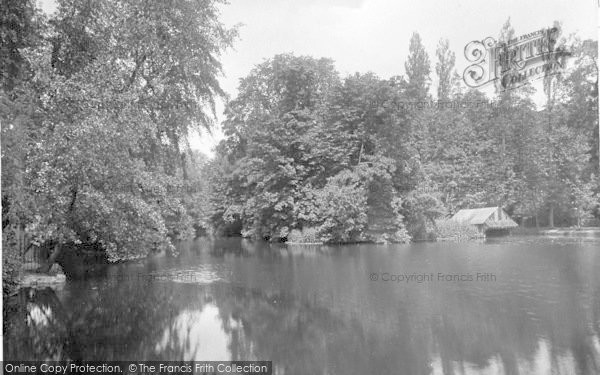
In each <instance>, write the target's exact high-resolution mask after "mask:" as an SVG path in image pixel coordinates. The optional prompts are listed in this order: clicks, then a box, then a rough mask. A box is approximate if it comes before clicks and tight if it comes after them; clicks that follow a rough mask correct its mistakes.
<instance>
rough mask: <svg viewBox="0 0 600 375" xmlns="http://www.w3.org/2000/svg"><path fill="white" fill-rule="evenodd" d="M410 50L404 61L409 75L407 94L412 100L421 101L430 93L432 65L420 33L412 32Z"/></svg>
mask: <svg viewBox="0 0 600 375" xmlns="http://www.w3.org/2000/svg"><path fill="white" fill-rule="evenodd" d="M408 51H409V55H408V59H407V60H406V62H405V63H404V69H405V71H406V77H407V89H406V95H407V96H408V97H409V98H410V99H411V100H414V101H416V102H420V101H423V100H425V99H427V97H428V95H429V83H430V77H429V74H430V72H431V67H430V63H429V56H428V55H427V52H426V51H425V47H424V46H423V44H422V43H421V37H420V36H419V33H416V32H415V33H413V34H412V36H411V38H410V45H409V47H408Z"/></svg>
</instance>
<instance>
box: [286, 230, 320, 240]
mask: <svg viewBox="0 0 600 375" xmlns="http://www.w3.org/2000/svg"><path fill="white" fill-rule="evenodd" d="M287 242H292V243H321V242H323V241H321V239H320V238H319V235H318V232H317V229H315V228H312V227H306V228H302V230H298V229H294V230H292V231H291V232H290V233H289V234H288V236H287Z"/></svg>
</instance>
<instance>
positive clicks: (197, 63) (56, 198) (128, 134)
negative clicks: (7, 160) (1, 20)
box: [2, 0, 236, 259]
mask: <svg viewBox="0 0 600 375" xmlns="http://www.w3.org/2000/svg"><path fill="white" fill-rule="evenodd" d="M219 3H220V2H218V1H206V2H197V1H172V2H162V1H151V2H144V3H138V2H132V1H124V0H123V1H122V0H101V1H94V2H92V1H85V2H79V1H71V0H64V1H61V2H59V4H58V10H57V13H56V15H55V16H54V17H53V18H51V19H50V20H49V22H48V30H47V31H45V32H44V34H43V36H44V39H43V42H41V43H40V44H39V45H37V46H36V47H35V48H30V49H27V50H24V51H25V52H26V53H25V55H24V60H25V61H26V62H27V65H28V66H29V67H30V69H31V70H32V71H33V72H34V73H35V74H34V75H32V77H33V78H32V80H31V81H30V82H29V87H30V89H31V91H30V93H31V96H32V97H33V98H34V100H33V103H32V105H31V106H30V107H31V110H30V112H32V113H34V114H35V115H36V116H34V119H35V121H34V123H35V127H34V128H33V129H34V130H35V132H32V131H29V132H28V133H27V135H28V137H29V139H30V141H28V142H27V141H17V142H14V143H15V144H18V146H19V147H21V148H23V149H24V151H23V154H24V155H25V157H24V158H23V162H22V164H20V165H19V167H18V168H17V171H18V172H19V173H20V174H21V176H22V178H23V181H24V183H23V186H22V187H21V188H19V189H18V190H19V191H21V192H22V194H23V196H22V197H17V198H12V197H11V206H12V207H19V212H18V215H20V216H21V217H23V218H24V224H25V225H26V229H27V232H28V233H29V234H31V235H32V237H33V238H34V240H35V242H36V243H41V242H45V241H47V242H48V241H49V242H53V243H56V245H57V246H56V252H59V251H60V248H61V246H62V245H64V244H67V243H71V244H76V245H77V244H86V243H87V244H89V243H95V244H100V245H101V247H102V248H103V249H105V251H106V252H107V253H108V255H109V256H110V258H113V259H114V258H126V257H130V256H139V255H144V254H146V253H147V252H148V251H152V250H161V249H167V250H172V249H174V246H173V241H175V240H177V239H179V238H184V237H186V236H189V235H190V234H191V232H192V226H193V223H194V220H195V219H194V218H193V216H195V214H193V215H190V213H192V212H193V211H194V208H193V207H190V202H189V200H186V199H185V198H186V197H187V196H188V192H187V191H186V187H189V184H187V182H186V181H188V165H187V162H188V161H189V160H188V158H187V153H186V152H185V150H186V148H187V147H188V146H187V140H186V139H187V136H188V132H189V130H190V129H192V128H199V127H210V126H211V123H212V118H213V117H214V104H215V100H217V99H218V98H219V97H224V93H223V91H222V90H221V88H220V86H219V84H218V81H217V77H218V75H219V74H220V71H221V66H220V63H219V60H218V58H219V55H220V53H221V52H222V51H223V50H224V49H225V48H226V47H227V46H229V45H230V43H231V42H232V40H233V38H234V37H235V32H236V31H235V30H228V29H226V28H225V27H224V26H223V25H222V24H221V23H220V21H219V18H218V11H217V5H218V4H219ZM14 92H15V90H14V89H13V90H12V93H14ZM9 112H10V114H11V116H12V117H9V122H8V123H4V122H3V124H2V131H3V135H4V133H11V132H12V133H15V134H16V131H15V129H18V127H19V126H20V124H21V123H22V121H21V120H20V118H19V117H18V116H17V115H16V112H15V111H13V110H10V109H9ZM13 138H14V137H8V140H10V141H11V142H12V139H13ZM3 143H4V137H3ZM3 151H4V148H3ZM3 159H4V157H3ZM3 162H4V160H3ZM3 183H4V182H3ZM3 192H4V189H3ZM196 219H197V217H196ZM56 252H55V253H56ZM55 256H56V254H55Z"/></svg>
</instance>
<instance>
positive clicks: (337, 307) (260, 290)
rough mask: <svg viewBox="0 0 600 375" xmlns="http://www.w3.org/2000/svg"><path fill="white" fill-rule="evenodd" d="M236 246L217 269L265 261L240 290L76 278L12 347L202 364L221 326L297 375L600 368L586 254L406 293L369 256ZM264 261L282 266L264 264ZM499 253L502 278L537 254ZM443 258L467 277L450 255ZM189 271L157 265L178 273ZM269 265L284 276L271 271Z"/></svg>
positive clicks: (230, 342) (37, 300) (44, 300)
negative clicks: (374, 275) (484, 280)
mask: <svg viewBox="0 0 600 375" xmlns="http://www.w3.org/2000/svg"><path fill="white" fill-rule="evenodd" d="M211 246H212V245H211ZM228 246H229V245H227V244H224V245H222V246H218V245H215V246H214V247H212V248H211V249H215V248H222V249H227V248H228ZM238 248H239V249H241V251H240V253H239V254H237V253H235V252H234V253H231V252H228V251H226V250H224V251H221V252H220V254H221V255H222V256H223V258H219V259H218V261H219V262H222V263H226V262H227V261H228V257H246V256H249V255H248V254H253V255H252V256H253V257H254V259H244V263H243V264H242V262H240V259H239V258H236V259H235V262H233V264H234V266H235V267H233V266H232V270H233V272H234V273H235V274H236V278H235V281H236V282H238V283H239V284H237V285H240V284H241V285H242V286H234V285H232V284H230V283H222V282H216V283H212V284H209V285H197V284H185V283H176V282H152V283H148V282H146V280H136V279H133V280H132V279H128V280H125V281H123V282H114V283H112V284H111V283H107V282H104V283H103V282H91V281H88V282H85V283H70V284H68V285H67V286H66V287H65V291H64V292H61V294H60V295H59V296H60V298H58V297H57V296H56V295H55V294H54V292H52V291H50V290H45V291H37V292H32V291H31V290H23V291H22V292H21V295H20V296H19V298H18V306H19V307H18V309H20V310H18V311H19V312H18V313H15V314H12V315H10V316H11V317H12V318H11V322H10V323H11V325H9V326H10V327H12V328H11V329H10V330H9V331H7V333H6V337H7V341H6V343H7V344H10V343H11V342H13V341H14V342H15V344H14V345H5V357H7V358H20V357H25V358H24V359H28V358H29V359H33V358H48V359H65V358H71V359H87V360H91V359H112V360H118V359H139V360H142V359H144V360H152V359H155V360H158V359H163V360H164V359H172V360H183V359H190V358H198V357H202V355H207V354H206V353H211V352H210V350H208V351H207V350H206V349H205V347H203V346H202V345H204V344H206V343H207V342H209V341H210V340H208V339H207V338H206V337H205V336H206V335H207V334H209V333H211V332H209V331H212V328H213V326H214V327H215V331H214V332H212V334H213V335H218V336H219V340H222V342H223V350H224V351H223V352H222V353H224V354H223V355H226V356H230V357H231V358H232V359H234V360H251V359H257V360H272V361H273V365H274V368H275V369H279V373H282V372H285V374H324V373H330V374H370V373H373V374H379V373H394V374H411V375H412V374H417V375H418V374H428V375H429V374H431V372H432V369H431V368H430V366H431V365H430V363H432V362H434V360H435V361H437V355H438V354H439V357H440V362H436V364H437V363H441V367H442V371H443V373H444V374H445V375H450V374H456V375H458V374H463V373H465V372H466V368H467V367H474V368H475V369H483V368H486V367H488V368H490V367H489V366H490V364H492V362H494V364H499V365H500V366H502V368H503V369H504V371H505V372H506V373H508V374H527V373H531V372H532V371H533V370H531V369H530V368H529V367H531V368H533V366H534V364H535V363H536V361H539V360H540V353H541V352H543V353H546V351H547V353H548V354H549V355H550V361H552V363H550V364H549V365H550V366H552V367H553V368H557V367H558V364H559V362H561V361H563V362H564V358H567V357H571V356H572V358H573V361H574V363H575V366H576V367H575V368H573V369H572V370H571V372H573V373H575V374H588V373H589V374H592V373H599V371H598V370H599V369H598V363H597V362H598V355H599V353H598V350H597V349H596V348H595V346H594V345H595V344H594V342H593V341H594V337H597V336H598V325H599V324H600V320H599V319H598V318H599V315H598V314H599V313H600V295H598V289H597V288H598V286H599V285H600V280H599V279H598V277H599V276H598V275H597V274H596V273H595V272H594V271H595V270H597V261H596V263H595V264H594V261H593V260H592V261H591V262H588V263H589V264H588V265H586V266H582V264H585V262H582V260H581V259H578V258H577V257H572V256H571V255H564V254H563V255H561V256H559V257H558V258H557V259H553V260H545V261H546V262H547V263H548V264H550V265H552V264H557V265H560V267H558V266H557V267H556V269H555V270H554V269H552V268H551V267H548V268H547V269H548V270H549V271H548V272H549V273H550V274H547V275H542V276H540V274H539V273H538V272H529V273H528V272H526V271H525V270H523V269H517V270H515V274H516V275H518V277H516V278H513V279H511V280H507V279H500V277H499V283H498V284H494V285H489V284H488V285H487V286H485V285H482V284H472V283H471V284H460V285H456V284H447V283H438V284H428V285H426V284H421V285H419V286H417V285H409V286H406V285H391V284H389V283H388V284H384V283H365V282H362V281H360V280H358V281H357V279H356V275H358V274H360V271H358V270H364V269H380V268H382V269H384V267H382V266H381V265H380V264H379V263H377V262H387V261H388V260H387V259H384V258H383V257H371V256H370V255H368V253H367V252H354V253H353V255H352V256H351V257H349V256H348V257H344V258H341V259H339V258H336V257H335V256H333V255H331V254H329V255H327V254H326V255H324V254H322V253H319V254H316V255H314V256H313V255H311V256H306V255H302V256H296V255H294V254H293V252H287V253H286V254H287V255H286V254H282V251H280V250H279V249H277V248H261V247H259V246H258V245H256V246H255V245H254V244H253V243H251V242H247V243H245V244H240V243H239V242H238ZM217 253H219V251H217ZM365 254H367V255H365ZM205 255H206V257H209V255H207V254H205ZM330 255H331V256H330ZM203 256H204V255H203ZM214 256H215V255H212V256H210V257H214ZM217 256H219V255H217ZM406 256H407V257H413V258H416V260H415V259H413V260H410V259H409V260H407V259H403V258H396V261H398V260H400V261H402V262H405V263H410V262H413V263H414V262H416V261H417V260H418V259H419V256H420V253H417V252H410V253H407V255H406ZM441 256H443V255H441ZM527 256H532V257H533V258H535V256H534V255H527ZM261 257H268V261H269V262H272V263H269V265H276V267H269V268H263V266H264V262H261V259H260V258H261ZM488 258H489V259H491V260H490V261H491V262H497V263H494V264H497V267H499V268H500V269H504V267H507V268H508V267H511V268H513V267H523V268H526V267H528V266H530V265H532V264H536V262H537V260H535V259H529V258H527V257H525V256H524V257H523V258H519V259H520V262H515V260H514V259H513V260H511V261H510V262H508V261H506V262H507V263H506V264H504V263H502V261H503V260H502V259H494V258H491V256H489V257H488ZM204 259H205V258H202V260H204ZM595 259H600V258H595ZM167 261H169V262H171V261H170V260H165V261H164V262H167ZM442 261H443V264H449V268H452V269H455V270H456V272H462V270H461V268H460V266H459V265H455V264H453V263H450V260H446V259H444V258H442ZM182 262H184V261H182ZM552 262H555V263H552ZM180 264H183V263H177V262H175V263H173V262H172V263H168V265H165V264H161V265H158V266H157V267H158V268H160V269H165V268H173V267H174V268H175V269H177V267H178V266H179V265H180ZM219 264H221V263H219ZM366 264H368V266H365V265H366ZM167 266H168V267H167ZM582 267H584V268H582ZM585 267H587V268H585ZM265 269H267V270H269V272H279V273H278V274H274V275H266V276H265V275H264V273H263V274H260V272H264V270H265ZM314 269H318V270H319V271H323V272H329V273H330V274H329V275H323V274H322V273H315V272H313V270H314ZM132 272H135V270H134V271H132ZM464 272H468V271H464ZM282 275H285V277H282ZM259 276H260V277H259ZM551 279H552V281H550V280H551ZM272 280H279V281H280V282H279V283H275V282H273V281H272ZM500 281H501V282H504V284H501V283H500ZM582 288H584V289H582ZM32 293H33V294H32ZM34 306H35V308H33V307H34ZM207 309H208V310H210V311H209V312H210V314H213V313H214V316H213V315H210V316H209V317H208V318H210V319H212V320H209V321H208V323H206V321H205V323H204V325H203V324H200V323H199V321H200V320H202V319H208V318H207V316H206V315H205V314H204V313H205V312H206V311H207ZM38 310H40V311H42V312H43V313H44V314H42V315H40V313H39V311H38ZM31 311H36V312H35V313H33V315H34V316H35V317H36V318H35V319H37V320H34V321H33V322H32V321H31V319H30V320H29V321H28V320H27V319H26V318H27V316H28V314H29V315H32V313H31ZM43 316H46V317H45V318H43ZM27 322H29V324H28V323H27ZM33 323H35V324H33ZM206 324H210V325H211V329H210V330H209V329H206V327H207V325H206ZM203 330H204V331H203ZM199 332H200V333H199ZM199 336H202V338H199ZM16 338H22V339H21V340H20V341H18V340H16ZM199 340H204V341H199ZM207 340H208V341H207ZM541 343H543V345H542V344H541ZM213 353H214V352H213ZM201 359H210V358H205V357H202V358H201ZM542 359H543V358H542ZM528 366H529V367H528ZM528 369H529V370H528ZM475 371H477V370H475ZM567 371H568V370H567ZM275 373H278V372H277V371H276V372H275Z"/></svg>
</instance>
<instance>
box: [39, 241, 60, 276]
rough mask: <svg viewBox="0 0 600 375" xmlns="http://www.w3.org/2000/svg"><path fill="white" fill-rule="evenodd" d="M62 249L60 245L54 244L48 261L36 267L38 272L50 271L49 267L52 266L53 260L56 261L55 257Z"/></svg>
mask: <svg viewBox="0 0 600 375" xmlns="http://www.w3.org/2000/svg"><path fill="white" fill-rule="evenodd" d="M61 250H62V247H61V246H60V245H58V244H57V245H56V246H54V250H52V254H50V257H48V262H47V263H46V264H44V265H42V266H40V268H38V272H40V273H48V272H50V268H52V265H53V264H54V262H56V258H58V256H59V255H60V252H61Z"/></svg>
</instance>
